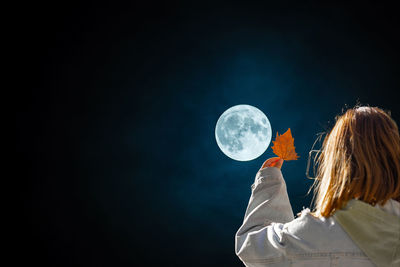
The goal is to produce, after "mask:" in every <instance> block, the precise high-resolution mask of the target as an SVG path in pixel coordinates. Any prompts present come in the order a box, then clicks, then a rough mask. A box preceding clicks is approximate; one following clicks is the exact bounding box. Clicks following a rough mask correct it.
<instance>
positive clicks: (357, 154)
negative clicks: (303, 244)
mask: <svg viewBox="0 0 400 267" xmlns="http://www.w3.org/2000/svg"><path fill="white" fill-rule="evenodd" d="M316 160H317V161H318V162H319V167H318V170H317V177H316V180H315V182H314V187H315V188H314V190H315V192H314V193H315V197H316V199H315V214H316V215H317V216H324V217H329V216H331V215H332V214H333V213H334V212H335V211H336V210H338V209H340V208H342V207H343V206H344V205H345V204H346V203H347V202H348V201H349V200H351V199H353V198H357V199H359V200H361V201H364V202H366V203H368V204H371V205H375V204H381V205H384V204H385V203H386V201H387V200H389V199H391V198H393V199H395V200H400V183H399V177H400V137H399V129H398V126H397V124H396V122H395V121H394V120H393V119H392V118H391V117H390V114H389V113H387V112H385V111H384V110H382V109H380V108H377V107H369V106H356V107H354V108H351V109H348V110H347V111H346V112H345V113H344V114H342V115H340V116H336V124H335V126H334V127H333V128H332V130H331V131H330V132H329V133H328V134H327V135H326V137H325V139H324V142H323V144H322V148H321V153H320V155H319V157H318V158H317V159H316Z"/></svg>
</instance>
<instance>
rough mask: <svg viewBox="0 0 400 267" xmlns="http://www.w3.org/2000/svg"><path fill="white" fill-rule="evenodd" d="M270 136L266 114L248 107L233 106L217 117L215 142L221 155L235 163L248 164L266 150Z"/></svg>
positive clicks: (270, 131)
mask: <svg viewBox="0 0 400 267" xmlns="http://www.w3.org/2000/svg"><path fill="white" fill-rule="evenodd" d="M271 137H272V130H271V124H270V122H269V120H268V118H267V116H265V114H264V113H263V112H262V111H261V110H259V109H258V108H255V107H253V106H250V105H236V106H233V107H231V108H229V109H227V110H226V111H225V112H224V113H222V115H221V116H220V117H219V119H218V121H217V125H216V126H215V139H216V140H217V144H218V146H219V148H220V149H221V150H222V152H223V153H224V154H225V155H227V156H228V157H230V158H232V159H234V160H238V161H249V160H253V159H255V158H258V157H259V156H261V155H262V154H263V153H264V152H265V150H267V148H268V146H269V144H270V142H271Z"/></svg>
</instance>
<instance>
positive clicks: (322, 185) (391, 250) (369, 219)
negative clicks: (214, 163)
mask: <svg viewBox="0 0 400 267" xmlns="http://www.w3.org/2000/svg"><path fill="white" fill-rule="evenodd" d="M317 160H318V161H319V167H318V171H317V177H316V179H315V182H314V194H315V195H314V196H315V197H316V198H315V203H314V204H315V209H314V211H313V212H310V210H309V209H305V210H303V211H302V212H301V214H299V217H298V218H296V219H295V218H294V216H293V211H292V208H291V206H290V202H289V198H288V195H287V191H286V184H285V181H284V179H283V176H282V172H281V167H282V164H283V160H282V159H279V158H270V159H268V160H266V161H265V162H264V164H263V166H262V167H261V169H260V170H259V171H258V172H257V174H256V177H255V182H254V184H253V185H252V186H251V197H250V200H249V203H248V207H247V210H246V213H245V217H244V221H243V224H242V226H241V227H240V228H239V230H238V231H237V233H236V239H235V249H236V254H237V255H238V257H239V258H240V259H241V260H242V261H243V263H244V264H245V265H246V266H362V267H368V266H397V267H399V266H400V202H399V201H400V182H399V180H400V137H399V130H398V127H397V124H396V122H395V121H394V120H393V119H392V118H391V117H390V115H389V114H387V113H386V112H385V111H383V110H381V109H379V108H376V107H368V106H362V107H357V106H356V107H354V108H352V109H349V110H347V111H346V112H345V113H344V114H343V115H341V116H337V117H336V124H335V126H334V127H333V129H332V130H331V131H330V133H329V134H328V135H327V136H326V137H325V139H324V142H323V144H322V149H321V153H320V156H319V157H318V159H317Z"/></svg>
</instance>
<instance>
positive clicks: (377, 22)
mask: <svg viewBox="0 0 400 267" xmlns="http://www.w3.org/2000/svg"><path fill="white" fill-rule="evenodd" d="M56 2H57V5H54V4H47V3H46V4H38V3H35V4H32V3H31V4H30V6H29V5H28V6H24V10H23V12H21V14H20V15H19V16H20V18H21V19H20V20H19V21H20V23H21V26H22V27H21V31H20V32H18V34H19V37H20V38H22V41H21V42H20V43H19V46H18V49H19V53H20V55H22V57H23V61H22V62H21V66H20V71H21V73H23V75H21V78H20V79H21V81H16V82H17V84H18V83H19V82H22V81H23V82H26V83H27V84H28V86H27V87H26V89H22V88H20V89H18V91H17V95H18V96H17V105H16V109H17V112H16V133H17V134H16V154H17V158H18V161H19V167H18V168H17V170H16V172H17V173H16V175H17V177H21V178H20V179H19V188H20V193H19V194H20V199H21V200H22V201H23V209H22V211H21V212H20V213H21V214H22V216H23V221H22V222H23V223H24V226H23V227H22V226H21V227H20V230H19V231H18V233H17V237H18V238H19V240H20V242H21V243H20V244H19V250H20V251H22V252H23V255H24V257H26V258H29V259H30V261H31V262H32V263H40V264H41V266H47V265H48V266H134V265H135V264H136V265H140V266H156V265H158V266H242V264H241V262H240V260H239V259H238V258H237V257H236V255H235V253H234V234H235V232H236V230H237V229H238V228H239V226H240V225H241V223H242V220H243V216H244V212H245V209H246V206H247V202H248V199H249V196H250V185H251V184H252V183H253V181H254V177H255V174H256V172H257V171H258V169H259V168H260V167H261V165H262V163H263V162H264V161H265V160H266V159H267V158H269V157H273V156H274V154H273V153H272V150H271V148H270V147H269V148H268V149H267V151H266V152H265V153H264V154H263V155H262V156H260V157H259V158H257V159H255V160H253V161H249V162H239V161H234V160H232V159H230V158H228V157H226V156H225V155H224V154H223V153H222V152H221V151H220V149H219V148H218V146H217V144H216V141H215V135H214V130H215V124H216V122H217V120H218V118H219V116H220V115H221V114H222V112H224V111H225V110H226V109H227V108H229V107H231V106H233V105H237V104H249V105H253V106H255V107H257V108H259V109H261V110H262V111H263V112H264V113H265V114H266V115H267V116H268V118H269V120H270V122H271V125H272V133H273V138H275V135H276V132H277V131H278V132H279V133H283V132H284V131H286V130H287V129H288V128H291V130H292V134H293V136H294V138H295V146H296V151H297V153H298V154H299V156H300V159H299V160H297V161H290V162H285V163H284V165H283V168H282V172H283V175H284V177H285V179H286V183H287V187H288V193H289V197H290V200H291V203H292V206H293V210H294V212H295V213H297V212H299V211H300V210H301V209H302V207H303V206H304V207H308V206H309V205H310V200H311V196H306V193H307V190H308V187H309V186H310V185H311V181H310V180H308V179H307V178H306V177H305V168H306V160H307V156H308V151H309V150H310V148H311V146H312V143H313V141H314V140H315V138H316V134H317V133H319V132H324V131H326V130H328V129H329V128H330V127H332V125H333V123H334V117H335V116H336V115H337V114H340V113H341V111H342V108H345V105H348V106H353V105H355V104H356V102H357V101H359V102H361V104H369V105H371V106H378V107H381V108H384V109H387V110H390V111H391V112H392V116H393V118H394V119H395V120H396V121H397V122H400V109H399V104H398V101H399V98H398V97H397V95H396V93H397V91H398V90H399V82H400V76H399V68H398V62H399V51H398V48H399V47H400V45H399V37H398V22H399V21H398V14H397V13H398V12H397V11H396V10H397V9H394V7H393V6H384V5H378V4H374V5H372V4H367V3H366V2H359V3H353V4H348V3H347V4H346V5H345V4H343V5H339V4H324V5H321V4H318V5H317V4H313V3H312V2H309V1H305V2H303V3H302V4H299V3H298V4H296V5H293V4H292V3H290V2H287V1H280V4H279V5H278V4H276V3H268V2H266V1H263V3H253V4H250V3H249V2H242V3H238V2H234V1H231V2H230V3H228V2H225V3H224V2H219V3H216V2H209V3H207V2H190V1H185V2H184V3H180V4H178V3H172V2H167V3H165V4H163V5H160V4H158V3H155V2H153V3H148V4H143V3H141V4H135V3H130V4H124V5H118V4H116V3H115V2H114V3H113V4H100V3H99V2H93V3H85V4H84V3H82V2H81V3H72V2H70V1H65V2H60V1H56ZM142 2H144V1H142ZM139 262H141V263H140V264H139ZM161 263H162V264H161Z"/></svg>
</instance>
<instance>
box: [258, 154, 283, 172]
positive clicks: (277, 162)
mask: <svg viewBox="0 0 400 267" xmlns="http://www.w3.org/2000/svg"><path fill="white" fill-rule="evenodd" d="M282 164H283V159H281V158H279V157H274V158H269V159H267V160H266V161H264V163H263V165H262V167H261V169H264V168H266V167H276V168H279V169H280V168H282Z"/></svg>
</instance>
